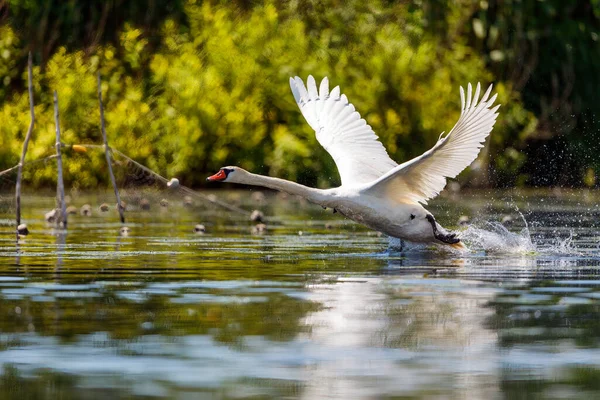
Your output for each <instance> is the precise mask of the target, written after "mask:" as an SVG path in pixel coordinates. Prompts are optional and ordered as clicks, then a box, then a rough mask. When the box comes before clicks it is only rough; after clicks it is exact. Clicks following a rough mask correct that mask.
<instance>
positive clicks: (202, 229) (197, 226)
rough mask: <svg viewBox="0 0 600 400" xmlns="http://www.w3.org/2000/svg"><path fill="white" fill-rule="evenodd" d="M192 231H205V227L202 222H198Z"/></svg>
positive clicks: (198, 232) (201, 232)
mask: <svg viewBox="0 0 600 400" xmlns="http://www.w3.org/2000/svg"><path fill="white" fill-rule="evenodd" d="M194 233H197V234H203V233H206V227H205V226H204V225H202V224H198V225H196V226H195V227H194Z"/></svg>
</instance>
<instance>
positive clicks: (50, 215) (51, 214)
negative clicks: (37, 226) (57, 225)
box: [44, 208, 58, 223]
mask: <svg viewBox="0 0 600 400" xmlns="http://www.w3.org/2000/svg"><path fill="white" fill-rule="evenodd" d="M57 219H58V210H57V209H56V208H55V209H54V210H50V211H48V212H47V213H46V214H44V220H46V222H49V223H54V222H56V220H57Z"/></svg>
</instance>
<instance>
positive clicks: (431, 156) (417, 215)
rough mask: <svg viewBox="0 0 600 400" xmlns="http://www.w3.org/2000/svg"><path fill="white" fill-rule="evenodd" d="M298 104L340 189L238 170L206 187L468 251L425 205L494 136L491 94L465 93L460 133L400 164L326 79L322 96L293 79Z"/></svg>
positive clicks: (310, 83)
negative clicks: (251, 193) (314, 207)
mask: <svg viewBox="0 0 600 400" xmlns="http://www.w3.org/2000/svg"><path fill="white" fill-rule="evenodd" d="M290 86H291V88H292V93H293V94H294V98H295V99H296V102H297V103H298V106H299V107H300V111H302V115H304V118H306V121H307V122H308V123H309V125H310V126H311V127H312V128H313V129H314V130H315V132H316V135H317V140H318V141H319V143H320V144H321V145H322V146H323V147H324V148H325V150H327V151H328V152H329V154H330V155H331V156H332V157H333V159H334V161H335V164H336V166H337V168H338V171H339V173H340V176H341V179H342V186H340V187H337V188H333V189H315V188H310V187H307V186H304V185H300V184H298V183H295V182H290V181H286V180H283V179H279V178H272V177H268V176H263V175H257V174H252V173H250V172H248V171H246V170H244V169H241V168H239V167H224V168H221V170H220V171H219V172H217V173H216V174H215V175H212V176H210V177H208V178H207V180H208V181H218V182H233V183H241V184H246V185H255V186H264V187H267V188H270V189H276V190H280V191H282V192H286V193H289V194H293V195H298V196H302V197H304V198H306V199H307V200H309V201H311V202H313V203H316V204H319V205H321V206H323V207H330V208H333V209H334V212H335V211H339V212H340V213H341V214H343V215H344V216H346V217H348V218H350V219H352V220H354V221H356V222H359V223H361V224H364V225H366V226H368V227H369V228H371V229H374V230H377V231H380V232H383V233H385V234H386V235H388V236H393V237H396V238H399V239H402V240H406V241H410V242H421V243H438V244H447V245H452V246H453V247H456V248H464V246H463V245H462V243H461V242H460V239H459V238H458V237H457V236H456V234H455V233H450V232H448V231H446V230H445V229H444V228H442V227H441V226H440V225H439V224H438V223H437V222H436V221H435V219H434V217H433V215H432V214H431V213H430V212H429V211H427V210H426V209H425V208H424V207H423V206H422V204H427V200H429V199H432V198H434V197H435V196H437V195H438V193H439V192H440V191H442V190H443V189H444V186H445V185H446V178H454V177H455V176H457V175H458V174H459V173H460V172H461V171H462V170H463V169H465V168H466V167H467V166H469V164H471V162H473V160H475V158H476V157H477V155H478V154H479V150H480V149H481V147H483V142H484V141H485V138H486V137H487V136H488V135H489V133H490V132H491V131H492V127H493V126H494V123H495V121H496V117H497V116H498V113H497V110H498V107H500V106H499V105H497V106H495V107H493V108H491V107H492V104H493V103H494V101H495V99H496V95H494V96H493V97H492V98H489V96H490V93H491V90H492V86H491V85H490V87H489V88H488V89H487V91H486V92H485V93H484V95H483V97H481V99H479V95H480V85H479V84H477V88H476V89H475V94H474V95H473V93H472V88H471V84H469V85H468V87H467V95H466V99H465V93H464V90H463V88H462V87H461V88H460V97H461V104H462V105H461V114H460V118H459V119H458V122H457V123H456V125H454V128H452V130H451V131H450V133H448V134H447V135H446V136H444V134H443V133H442V134H441V135H440V138H439V140H438V141H437V143H436V144H435V145H434V146H433V147H432V148H431V149H430V150H429V151H427V152H425V153H423V154H422V155H421V156H419V157H416V158H414V159H412V160H410V161H407V162H405V163H403V164H400V165H398V164H396V163H395V162H394V161H393V160H392V159H391V158H390V157H389V156H388V154H387V152H386V150H385V148H384V147H383V145H382V144H381V142H380V141H379V140H378V138H377V135H376V134H375V132H373V130H372V129H371V127H370V126H369V125H367V123H366V122H365V120H364V119H362V118H361V116H360V114H359V113H358V112H356V111H355V110H354V106H353V105H352V104H350V103H349V102H348V99H347V98H346V96H345V95H343V94H340V88H339V86H336V87H335V88H334V89H333V90H331V92H330V91H329V82H328V80H327V78H324V79H323V80H322V81H321V85H320V87H319V90H317V85H316V83H315V79H314V78H313V77H312V76H309V77H308V80H307V87H305V86H304V82H302V80H301V79H300V78H298V77H295V78H290Z"/></svg>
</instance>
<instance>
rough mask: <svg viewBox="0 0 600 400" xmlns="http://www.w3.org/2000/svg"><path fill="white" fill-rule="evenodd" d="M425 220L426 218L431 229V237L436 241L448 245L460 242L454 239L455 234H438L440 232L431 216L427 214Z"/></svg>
mask: <svg viewBox="0 0 600 400" xmlns="http://www.w3.org/2000/svg"><path fill="white" fill-rule="evenodd" d="M425 218H427V221H429V223H430V224H431V227H432V228H433V236H434V237H435V238H436V239H437V240H439V241H441V242H444V243H448V244H455V243H458V242H460V239H459V238H457V237H456V233H451V232H440V230H439V229H438V225H437V222H435V218H433V215H431V214H427V216H426V217H425Z"/></svg>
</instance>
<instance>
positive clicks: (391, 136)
mask: <svg viewBox="0 0 600 400" xmlns="http://www.w3.org/2000/svg"><path fill="white" fill-rule="evenodd" d="M13 3H15V4H16V3H19V2H16V1H15V2H13ZM234 4H236V3H229V2H200V1H194V0H189V1H187V3H186V4H185V6H184V7H183V6H182V8H181V12H182V13H183V14H184V16H183V17H182V16H181V14H180V13H179V12H174V13H173V15H167V16H166V17H165V18H164V19H163V20H162V22H161V23H160V24H159V26H160V27H159V28H156V27H155V26H153V29H152V30H151V31H152V32H154V33H155V35H154V36H153V37H152V38H151V39H150V38H149V37H148V32H149V31H148V30H147V28H146V27H144V26H142V24H137V23H136V20H135V18H130V19H128V20H129V21H130V22H127V23H123V24H122V26H121V28H120V29H119V30H118V32H117V33H115V39H114V40H113V41H111V42H110V43H108V42H107V43H104V44H101V45H98V46H95V47H94V48H93V50H90V49H89V48H84V49H81V50H76V49H74V48H73V47H76V46H74V42H68V43H65V45H64V46H61V47H58V49H57V50H56V51H54V52H53V53H52V55H51V56H49V57H48V59H47V63H45V64H43V65H42V67H41V68H40V67H36V68H35V71H34V75H35V78H34V81H35V101H36V118H37V121H36V128H35V131H34V138H33V141H32V144H31V149H30V152H29V154H28V158H29V159H34V158H39V157H42V156H44V155H49V154H52V152H53V144H54V122H53V114H52V113H53V108H52V107H53V106H52V96H51V94H52V90H57V92H58V96H59V105H60V114H61V127H62V131H63V141H64V142H65V143H69V144H74V143H91V142H93V143H97V144H99V143H101V134H100V128H99V127H100V120H99V111H98V103H97V93H96V80H95V79H96V77H95V74H96V72H97V71H100V72H101V74H102V77H103V86H102V91H103V96H104V99H105V110H106V123H107V132H108V137H109V142H110V144H111V146H113V147H115V148H117V149H119V150H121V151H123V152H125V153H126V154H127V155H129V156H130V157H132V158H134V159H136V160H137V161H139V162H141V163H143V164H146V165H148V166H149V167H150V168H152V169H155V170H157V171H159V172H161V173H162V174H164V175H167V176H178V177H180V179H181V180H182V182H183V183H184V184H186V185H200V184H202V182H203V181H204V177H205V176H206V174H207V173H209V172H213V171H214V170H216V169H218V168H219V167H221V166H224V165H230V164H233V165H240V166H241V167H243V168H246V169H248V170H251V171H254V172H258V173H268V174H272V175H276V176H281V177H285V178H287V179H297V180H299V181H301V182H304V183H308V184H318V185H321V186H331V185H335V184H337V183H339V178H338V174H337V172H336V170H335V165H334V163H333V161H332V160H331V159H330V157H329V156H328V155H327V153H326V152H325V151H324V150H323V149H322V148H321V147H320V146H319V145H318V143H317V141H316V138H315V135H314V133H313V132H312V131H311V129H310V127H309V126H308V125H307V124H306V123H305V122H304V120H303V117H302V116H301V114H300V112H299V111H298V109H297V106H296V104H295V102H294V100H293V97H292V95H291V93H290V90H289V86H288V79H289V77H290V76H294V75H299V76H301V77H302V78H306V76H307V75H308V74H313V75H314V76H315V77H316V78H317V79H318V80H320V79H321V78H322V77H324V76H329V79H330V83H331V84H332V85H333V86H335V85H340V87H341V88H342V91H343V92H344V93H345V94H347V96H348V98H349V99H350V101H351V102H352V103H353V104H354V105H355V106H356V108H357V110H359V111H360V112H361V114H362V115H363V117H365V119H366V120H367V122H368V123H369V124H370V125H371V126H372V127H373V129H374V130H375V132H377V133H378V135H379V136H380V138H381V140H382V142H383V143H384V145H385V146H386V148H387V149H388V151H389V153H390V155H391V156H392V158H395V159H396V160H398V161H402V160H405V159H407V158H409V157H413V156H416V155H418V154H420V153H421V152H422V151H424V150H426V149H428V148H429V147H431V146H432V145H433V144H434V143H435V141H436V139H437V138H438V136H439V134H440V133H441V132H442V131H448V130H450V129H451V128H452V126H453V124H454V122H455V121H456V119H457V117H458V115H459V106H460V100H459V95H458V87H459V86H460V85H465V84H466V83H467V82H473V83H476V82H478V81H481V82H482V84H483V85H484V86H486V85H487V84H489V83H490V82H493V81H495V80H496V78H495V77H494V75H493V74H492V73H491V72H490V70H489V69H488V67H487V65H486V61H487V60H486V58H485V57H482V55H481V54H480V52H479V51H477V50H476V49H475V48H474V47H473V46H472V45H471V44H470V42H471V40H469V39H470V36H468V35H457V34H456V32H460V31H461V29H462V28H463V26H464V24H465V21H469V19H470V18H471V14H472V8H470V7H467V5H470V4H471V2H469V1H466V0H465V1H461V2H456V3H452V2H448V3H447V4H446V6H445V7H443V8H441V9H438V8H436V7H435V5H434V4H433V3H431V4H430V3H429V2H424V3H423V4H422V6H419V5H418V4H416V3H415V4H407V3H399V4H396V3H388V2H385V1H375V2H360V1H350V2H347V3H345V5H343V6H342V4H341V3H340V4H338V2H337V1H335V0H330V1H325V2H318V1H309V2H306V3H304V2H303V3H302V4H296V3H291V2H290V3H288V2H279V1H271V2H266V3H265V4H260V5H259V4H257V5H253V6H248V5H246V4H245V3H244V4H242V3H240V4H239V5H238V6H236V5H234ZM65 7H66V6H65ZM21 11H22V10H21ZM19 15H20V17H19V18H21V19H20V20H19V21H26V20H27V18H25V16H24V15H25V14H19ZM71 22H72V21H71ZM112 23H114V21H113V22H111V24H112ZM475 25H477V24H475ZM0 29H1V30H2V32H3V34H2V35H1V38H2V39H0V56H2V54H3V51H5V49H8V51H9V52H11V53H10V54H11V56H10V57H9V60H11V62H12V64H10V65H9V66H8V67H7V68H4V67H3V66H2V64H0V82H2V80H3V79H4V80H6V79H9V80H10V81H12V80H14V79H21V83H20V85H17V86H18V87H20V90H17V89H14V90H13V91H12V92H11V93H10V95H9V96H8V97H6V95H5V97H6V99H7V101H5V102H4V103H3V104H1V105H0V119H1V120H2V121H10V123H5V124H2V125H1V126H0V169H2V167H3V166H6V167H9V166H11V165H14V164H15V163H16V160H17V156H18V154H19V152H20V147H21V141H22V138H23V135H24V133H25V132H26V129H27V126H28V124H29V115H28V103H27V93H26V90H25V89H26V73H23V71H24V69H23V71H21V73H20V74H18V73H15V72H14V71H15V68H14V66H15V65H17V64H19V63H21V64H23V63H22V62H21V61H22V57H24V52H22V51H21V52H20V53H19V54H16V55H15V56H14V57H13V56H12V54H13V53H12V51H13V50H15V49H17V48H18V46H19V44H18V43H19V41H18V39H17V38H16V35H15V33H14V32H15V31H14V30H12V29H11V28H10V27H8V26H4V27H1V28H0ZM478 29H479V28H477V29H475V31H476V33H477V32H478ZM157 37H158V38H159V39H157ZM10 38H13V39H10ZM11 46H12V47H11ZM17 53H18V52H17ZM42 59H43V57H42ZM11 74H12V75H11ZM0 90H1V89H0ZM497 90H498V93H499V102H500V103H502V104H503V106H502V108H501V116H500V118H499V121H498V124H497V127H496V128H495V130H494V132H493V135H492V139H491V140H492V142H491V151H490V153H489V154H490V155H491V158H488V159H486V160H484V162H485V163H489V164H491V165H493V166H494V167H496V169H497V170H499V172H498V176H499V177H500V178H499V179H500V182H507V183H514V178H512V177H514V176H515V174H518V173H519V171H520V168H521V167H522V166H523V163H524V162H525V160H524V159H523V157H521V156H520V153H519V151H518V150H517V149H518V143H523V142H524V141H525V140H526V139H527V137H528V136H529V135H531V134H532V133H533V132H535V128H536V117H535V116H534V114H533V113H532V112H530V111H528V110H527V109H526V108H524V106H523V101H522V100H521V97H520V94H519V92H518V91H516V90H515V89H514V88H513V85H512V83H511V82H506V83H503V82H500V83H499V84H498V85H497ZM2 96H3V92H0V98H2ZM507 148H509V149H510V148H512V149H513V150H514V151H510V150H506V149H507ZM67 156H68V157H69V159H68V161H67V162H66V163H65V164H66V169H67V170H66V177H65V178H66V180H67V182H68V184H74V185H76V186H79V187H94V186H96V185H97V184H99V183H106V178H107V177H106V173H105V166H104V164H103V161H104V160H103V158H102V155H101V154H93V153H89V154H88V155H85V156H81V155H74V154H67ZM483 170H485V168H484V169H483ZM53 175H54V171H53V170H52V168H51V167H46V168H45V169H42V170H39V171H36V173H35V174H32V175H29V176H26V178H27V179H28V180H29V182H31V183H33V184H34V185H38V186H40V185H49V184H53V182H54V179H53Z"/></svg>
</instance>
